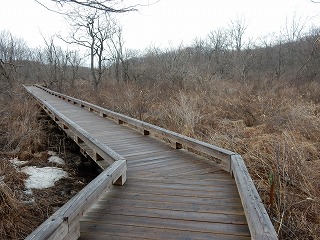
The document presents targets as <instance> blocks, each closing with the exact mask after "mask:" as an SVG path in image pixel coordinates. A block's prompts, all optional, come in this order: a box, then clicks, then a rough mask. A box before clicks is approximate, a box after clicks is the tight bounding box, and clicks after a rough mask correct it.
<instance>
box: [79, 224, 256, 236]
mask: <svg viewBox="0 0 320 240" xmlns="http://www.w3.org/2000/svg"><path fill="white" fill-rule="evenodd" d="M81 229H82V232H81V237H80V239H81V240H92V239H95V240H102V239H103V240H105V239H117V240H118V239H126V238H127V239H136V238H137V239H153V240H156V239H159V240H163V239H168V240H169V239H172V240H180V239H181V240H186V239H193V240H203V239H215V240H237V239H242V240H248V239H250V237H248V236H235V235H226V234H214V233H202V232H192V231H181V230H172V229H162V228H149V227H142V226H127V225H114V224H103V226H98V225H95V224H94V223H87V222H82V223H81Z"/></svg>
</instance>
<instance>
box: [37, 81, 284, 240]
mask: <svg viewBox="0 0 320 240" xmlns="http://www.w3.org/2000/svg"><path fill="white" fill-rule="evenodd" d="M36 87H38V88H41V89H43V90H44V91H46V92H48V93H50V94H52V95H54V96H57V97H59V98H62V99H64V100H67V101H68V102H73V104H79V105H80V107H83V108H87V109H88V110H89V111H91V112H95V113H97V114H99V115H100V116H102V117H108V118H111V119H114V120H116V121H117V122H118V123H119V124H123V123H127V124H128V125H131V126H133V127H135V128H137V129H138V130H139V131H141V132H142V133H143V134H144V135H149V134H150V133H153V134H154V135H159V136H160V137H164V138H168V139H169V140H171V141H173V142H174V144H175V146H174V147H176V148H181V147H182V145H183V146H184V147H187V148H192V149H194V150H196V151H199V152H201V153H204V154H207V155H209V156H212V157H215V158H217V159H219V160H221V164H220V167H221V169H223V170H225V171H227V172H229V173H230V174H231V175H232V176H234V178H235V182H236V185H237V188H238V191H239V194H240V198H241V202H242V205H243V207H244V212H245V215H246V219H247V221H248V225H249V229H250V233H251V238H252V239H278V237H277V233H276V231H275V229H274V227H273V225H272V223H271V221H270V218H269V216H268V214H267V211H266V209H265V207H264V205H263V203H262V201H261V198H260V196H259V194H258V192H257V189H256V188H255V185H254V183H253V181H252V179H251V177H250V175H249V172H248V170H247V168H246V166H245V163H244V161H243V159H242V157H241V155H239V154H237V153H234V152H232V151H229V150H226V149H223V148H219V147H217V146H215V145H212V144H209V143H205V142H202V141H199V140H196V139H193V138H190V137H187V136H183V135H181V134H178V133H175V132H173V131H170V130H167V129H164V128H161V127H158V126H155V125H152V124H150V123H146V122H143V121H140V120H137V119H134V118H131V117H128V116H125V115H123V114H120V113H116V112H113V111H110V110H107V109H104V108H102V107H99V106H96V105H94V104H91V103H88V102H85V101H82V100H79V99H76V98H73V97H70V96H67V95H64V94H61V93H58V92H55V91H52V90H49V89H47V88H44V87H42V86H39V85H36Z"/></svg>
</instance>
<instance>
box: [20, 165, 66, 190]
mask: <svg viewBox="0 0 320 240" xmlns="http://www.w3.org/2000/svg"><path fill="white" fill-rule="evenodd" d="M21 171H22V172H24V173H26V174H28V175H30V176H29V177H28V179H26V180H25V187H26V188H27V189H32V188H37V189H42V188H48V187H52V186H54V183H55V182H56V181H58V180H60V179H61V178H64V177H68V173H67V172H65V171H64V170H62V169H61V168H56V167H43V168H37V167H24V168H22V169H21Z"/></svg>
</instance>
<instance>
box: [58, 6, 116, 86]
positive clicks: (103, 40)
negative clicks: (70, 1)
mask: <svg viewBox="0 0 320 240" xmlns="http://www.w3.org/2000/svg"><path fill="white" fill-rule="evenodd" d="M67 18H68V21H69V23H70V25H71V33H70V36H69V38H68V39H64V38H62V37H60V38H61V39H62V40H64V41H65V42H67V43H69V44H76V45H78V46H82V47H84V48H87V49H88V50H89V55H90V69H91V77H92V85H93V88H94V90H97V89H98V86H99V84H100V82H101V79H102V76H103V74H104V72H105V70H106V62H107V61H108V60H110V59H109V58H107V57H106V50H107V49H108V47H107V41H108V40H110V39H111V38H112V35H113V34H114V32H115V28H114V25H113V21H112V20H111V18H110V17H109V16H108V15H106V14H101V13H99V12H98V11H97V10H93V11H85V12H81V11H78V10H76V9H75V11H73V12H72V13H70V14H69V15H68V17H67Z"/></svg>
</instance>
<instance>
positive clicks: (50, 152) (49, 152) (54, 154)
mask: <svg viewBox="0 0 320 240" xmlns="http://www.w3.org/2000/svg"><path fill="white" fill-rule="evenodd" d="M48 155H50V156H56V155H57V153H56V152H54V151H50V150H49V151H48Z"/></svg>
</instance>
